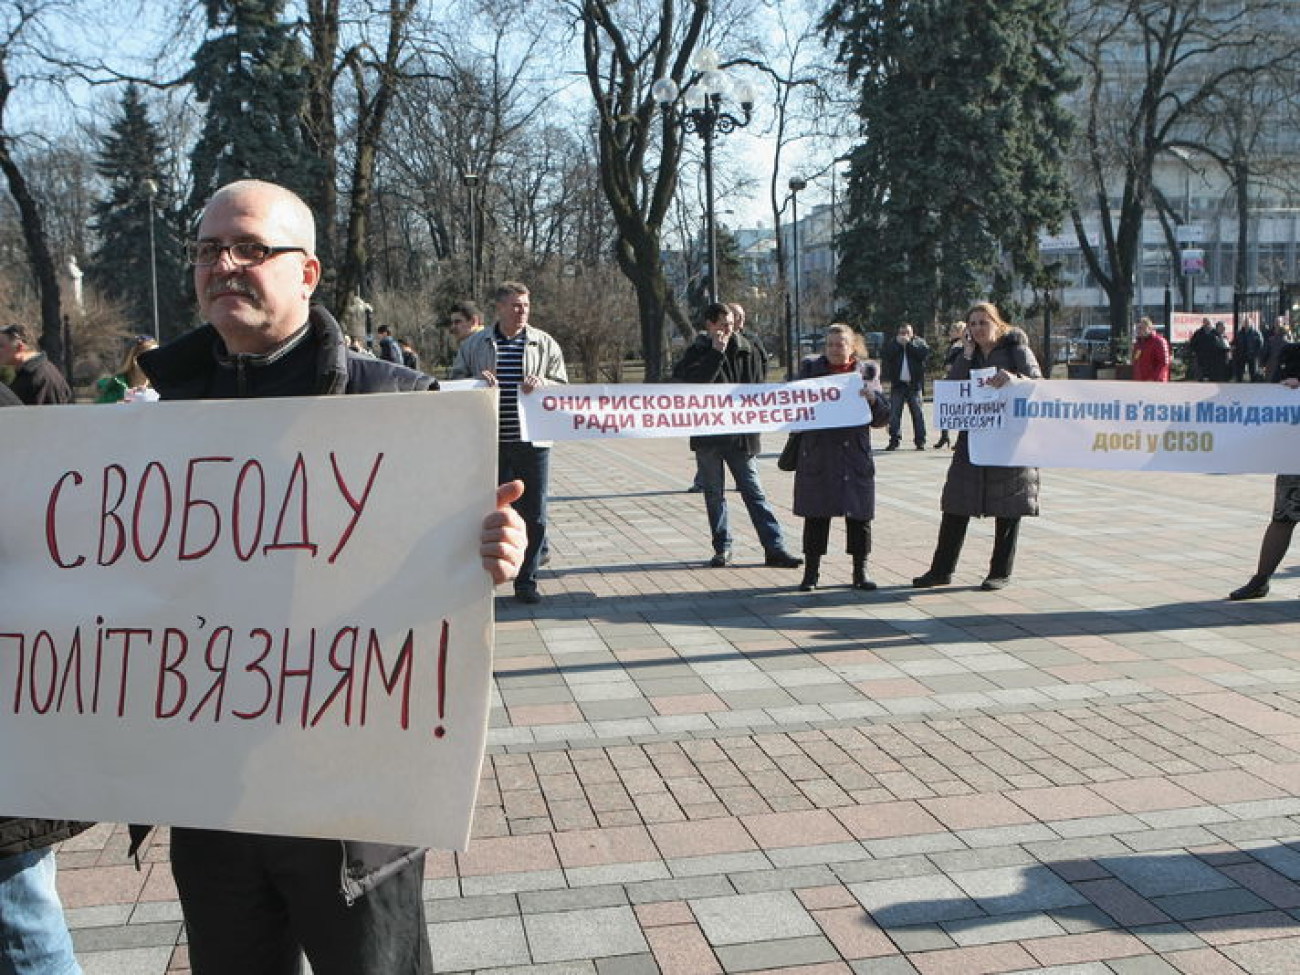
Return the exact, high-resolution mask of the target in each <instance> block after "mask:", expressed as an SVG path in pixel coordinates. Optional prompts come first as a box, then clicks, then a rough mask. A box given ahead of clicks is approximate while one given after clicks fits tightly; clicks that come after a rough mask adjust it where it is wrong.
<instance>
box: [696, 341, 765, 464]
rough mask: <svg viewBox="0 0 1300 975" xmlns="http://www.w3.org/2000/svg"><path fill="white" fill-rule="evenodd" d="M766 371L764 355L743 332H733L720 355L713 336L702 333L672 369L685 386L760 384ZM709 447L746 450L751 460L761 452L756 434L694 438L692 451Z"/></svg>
mask: <svg viewBox="0 0 1300 975" xmlns="http://www.w3.org/2000/svg"><path fill="white" fill-rule="evenodd" d="M766 372H767V363H766V362H765V361H764V356H763V354H762V353H761V352H760V351H759V349H758V347H757V346H755V345H754V343H753V342H751V341H750V340H749V339H747V338H745V336H744V335H742V334H741V333H739V332H733V333H732V334H731V340H730V341H729V342H728V343H727V348H726V350H725V351H724V352H719V351H718V350H717V349H715V348H714V347H713V336H711V335H710V334H709V333H708V332H701V333H700V334H699V335H697V336H695V341H694V342H692V343H691V344H690V345H688V346H687V347H686V352H685V353H683V355H682V357H681V359H680V360H679V361H678V363H677V365H676V366H674V367H673V379H675V380H677V381H678V382H686V383H761V382H762V381H763V379H764V378H765V374H766ZM708 448H713V449H719V448H720V449H726V450H744V451H745V453H747V454H748V455H749V456H750V457H754V456H757V454H758V452H759V450H761V449H762V447H761V446H760V439H759V436H758V434H756V433H736V434H717V435H715V436H709V437H691V450H701V449H708Z"/></svg>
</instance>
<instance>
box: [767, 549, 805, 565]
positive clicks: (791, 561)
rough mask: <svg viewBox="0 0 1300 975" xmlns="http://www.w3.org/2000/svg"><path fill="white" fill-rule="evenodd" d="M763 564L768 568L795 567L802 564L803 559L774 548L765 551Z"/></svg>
mask: <svg viewBox="0 0 1300 975" xmlns="http://www.w3.org/2000/svg"><path fill="white" fill-rule="evenodd" d="M763 564H764V565H765V566H767V567H768V568H769V569H797V568H799V566H801V565H803V559H801V558H798V557H797V556H794V555H791V554H790V553H789V552H787V551H785V550H784V549H775V550H773V551H771V552H768V553H767V555H766V556H765V557H764V558H763Z"/></svg>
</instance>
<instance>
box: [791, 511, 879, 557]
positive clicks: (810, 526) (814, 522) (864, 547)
mask: <svg viewBox="0 0 1300 975" xmlns="http://www.w3.org/2000/svg"><path fill="white" fill-rule="evenodd" d="M844 535H845V545H844V551H846V552H847V553H848V554H849V555H852V556H853V557H854V558H866V557H867V556H868V555H870V554H871V522H869V521H859V520H858V519H857V518H845V519H844ZM830 537H831V520H830V519H829V518H805V519H804V520H803V554H804V555H806V556H808V557H809V558H821V557H822V556H823V555H825V554H826V549H827V547H828V546H829V544H830Z"/></svg>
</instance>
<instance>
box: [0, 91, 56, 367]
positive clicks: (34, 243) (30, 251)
mask: <svg viewBox="0 0 1300 975" xmlns="http://www.w3.org/2000/svg"><path fill="white" fill-rule="evenodd" d="M7 95H8V82H7V81H6V80H5V79H4V78H3V77H2V76H0V115H3V111H4V108H3V105H4V101H5V99H6V97H7ZM0 171H3V172H4V174H5V179H6V180H7V181H8V183H9V194H10V195H11V196H12V197H13V199H14V204H15V205H16V206H17V207H18V220H19V223H20V224H21V225H22V230H23V243H24V245H26V249H27V262H28V264H30V265H31V269H32V277H33V278H34V279H35V281H36V290H37V293H38V294H39V295H40V301H41V349H42V350H43V351H44V352H45V354H46V355H47V356H49V359H50V361H51V362H52V363H54V364H55V365H56V366H58V367H59V368H60V369H62V370H63V371H64V372H65V373H66V372H67V371H68V369H67V366H68V365H69V364H68V363H66V362H64V361H63V360H64V355H63V316H62V314H61V313H60V307H59V306H60V303H61V302H60V298H59V274H58V270H57V269H56V268H55V266H54V258H53V257H52V256H51V255H50V247H49V244H48V242H47V241H46V239H45V225H44V223H43V222H42V220H41V210H40V207H39V206H38V205H37V203H36V200H35V199H33V198H32V193H31V188H30V187H29V186H28V184H27V179H26V177H24V176H23V173H22V170H21V169H19V168H18V164H17V163H16V162H14V158H13V155H12V153H11V152H10V148H9V139H8V136H5V135H3V134H0Z"/></svg>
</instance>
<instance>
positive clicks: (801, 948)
mask: <svg viewBox="0 0 1300 975" xmlns="http://www.w3.org/2000/svg"><path fill="white" fill-rule="evenodd" d="M715 952H716V954H717V956H718V960H719V961H720V962H722V970H723V971H724V972H755V971H760V970H762V969H771V968H793V967H795V966H800V965H816V964H819V963H821V962H832V961H839V958H840V953H839V952H838V951H836V950H835V948H834V946H832V945H831V943H830V942H829V941H827V940H826V939H825V938H823V937H821V936H820V935H818V936H815V937H808V938H792V939H789V940H785V941H764V942H761V943H758V944H742V945H727V946H724V947H720V948H716V949H715Z"/></svg>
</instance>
